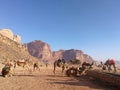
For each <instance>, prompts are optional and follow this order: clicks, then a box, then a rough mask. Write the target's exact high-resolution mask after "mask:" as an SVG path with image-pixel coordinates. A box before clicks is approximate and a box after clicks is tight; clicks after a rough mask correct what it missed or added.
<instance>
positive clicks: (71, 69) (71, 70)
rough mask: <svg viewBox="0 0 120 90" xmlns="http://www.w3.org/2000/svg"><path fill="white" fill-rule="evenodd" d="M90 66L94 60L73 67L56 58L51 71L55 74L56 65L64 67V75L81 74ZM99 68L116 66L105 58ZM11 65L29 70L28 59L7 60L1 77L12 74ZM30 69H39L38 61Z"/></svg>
mask: <svg viewBox="0 0 120 90" xmlns="http://www.w3.org/2000/svg"><path fill="white" fill-rule="evenodd" d="M92 66H94V62H92V63H87V62H83V63H82V64H81V66H79V67H77V68H76V67H74V66H72V65H71V64H69V63H67V62H66V61H65V60H64V59H58V60H56V61H55V62H54V64H53V73H54V75H55V73H56V69H57V67H60V68H61V72H62V73H63V72H64V70H65V69H66V75H68V76H71V75H72V76H76V75H78V74H79V75H82V74H83V72H86V71H88V70H90V69H91V68H93V67H92ZM99 66H101V68H102V69H103V70H106V69H107V70H108V71H109V72H110V71H111V70H112V68H111V66H113V68H114V71H115V72H116V71H117V70H116V66H115V61H114V60H107V61H106V62H105V63H104V64H103V63H102V62H101V65H99ZM12 67H13V69H16V68H17V67H22V68H24V69H25V70H28V71H30V70H31V69H30V66H29V63H28V61H26V60H18V61H14V62H8V63H6V64H5V65H4V67H3V68H2V71H1V73H2V76H3V77H8V76H12V73H11V68H12ZM32 67H33V68H32V71H36V70H38V71H40V65H39V64H38V62H35V63H34V64H33V66H32Z"/></svg>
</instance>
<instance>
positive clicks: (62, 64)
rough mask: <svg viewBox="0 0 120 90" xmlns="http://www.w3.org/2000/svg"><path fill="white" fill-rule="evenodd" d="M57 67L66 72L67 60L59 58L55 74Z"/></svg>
mask: <svg viewBox="0 0 120 90" xmlns="http://www.w3.org/2000/svg"><path fill="white" fill-rule="evenodd" d="M57 67H61V68H62V73H63V72H64V70H65V68H67V65H66V62H65V60H64V59H58V60H57V61H55V62H54V70H53V73H54V74H55V70H56V68H57Z"/></svg>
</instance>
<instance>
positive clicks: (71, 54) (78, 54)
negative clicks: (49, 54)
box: [53, 49, 93, 63]
mask: <svg viewBox="0 0 120 90" xmlns="http://www.w3.org/2000/svg"><path fill="white" fill-rule="evenodd" d="M53 58H54V60H57V59H58V58H64V59H65V60H67V61H69V60H73V59H78V60H80V61H81V62H84V61H86V62H90V63H91V62H92V61H93V59H92V57H90V56H89V55H87V54H84V53H83V52H82V51H81V50H75V49H70V50H59V51H55V52H53Z"/></svg>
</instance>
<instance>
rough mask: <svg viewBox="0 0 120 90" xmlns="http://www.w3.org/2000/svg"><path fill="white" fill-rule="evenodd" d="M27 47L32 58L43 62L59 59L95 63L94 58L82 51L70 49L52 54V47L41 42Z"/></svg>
mask: <svg viewBox="0 0 120 90" xmlns="http://www.w3.org/2000/svg"><path fill="white" fill-rule="evenodd" d="M25 46H26V47H27V48H28V51H29V53H30V54H31V55H32V56H34V57H37V58H39V59H40V60H43V61H46V60H48V61H51V62H53V61H55V60H57V59H58V58H64V59H65V60H67V61H69V60H73V59H79V60H80V61H81V62H84V61H87V62H90V63H91V62H92V61H93V59H92V57H90V56H89V55H87V54H84V53H83V52H82V51H81V50H75V49H70V50H59V51H54V52H52V50H51V48H50V45H48V44H47V43H45V42H42V41H40V40H36V41H33V42H30V43H27V44H25Z"/></svg>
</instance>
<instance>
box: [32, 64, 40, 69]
mask: <svg viewBox="0 0 120 90" xmlns="http://www.w3.org/2000/svg"><path fill="white" fill-rule="evenodd" d="M33 70H34V71H35V70H39V71H40V67H39V64H38V63H37V62H36V63H34V65H33Z"/></svg>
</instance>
